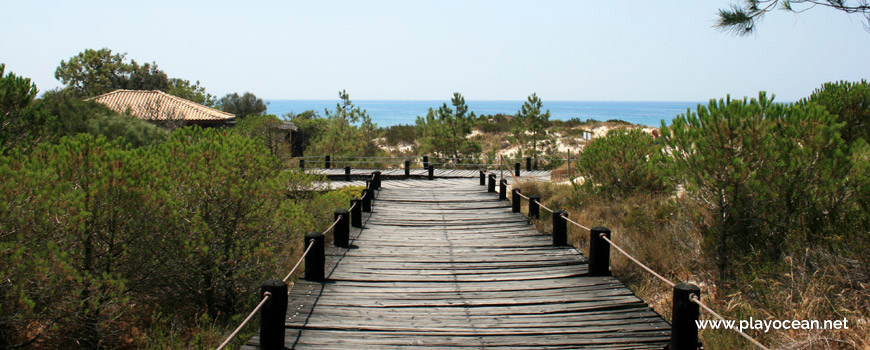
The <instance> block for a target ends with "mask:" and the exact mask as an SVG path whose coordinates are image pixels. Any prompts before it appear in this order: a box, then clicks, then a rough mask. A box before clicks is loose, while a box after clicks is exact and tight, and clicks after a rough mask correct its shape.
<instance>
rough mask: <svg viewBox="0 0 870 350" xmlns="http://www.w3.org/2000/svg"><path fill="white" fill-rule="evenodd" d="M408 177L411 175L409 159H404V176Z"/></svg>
mask: <svg viewBox="0 0 870 350" xmlns="http://www.w3.org/2000/svg"><path fill="white" fill-rule="evenodd" d="M409 177H411V161H410V160H406V161H405V178H406V179H407V178H409Z"/></svg>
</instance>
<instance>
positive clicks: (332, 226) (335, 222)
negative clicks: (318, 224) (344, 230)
mask: <svg viewBox="0 0 870 350" xmlns="http://www.w3.org/2000/svg"><path fill="white" fill-rule="evenodd" d="M343 216H344V215H339V216H338V217H337V218H335V221H334V222H333V223H332V225H329V227H327V228H326V229H325V230H323V232H322V233H323V234H324V235H325V234H326V233H327V232H329V231H330V230H332V229H333V228H334V227H335V225H338V222H339V221H341V218H342V217H343Z"/></svg>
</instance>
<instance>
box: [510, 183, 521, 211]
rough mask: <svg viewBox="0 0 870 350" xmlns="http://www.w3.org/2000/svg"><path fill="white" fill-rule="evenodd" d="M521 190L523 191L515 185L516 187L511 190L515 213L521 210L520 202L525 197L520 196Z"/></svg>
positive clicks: (512, 206) (512, 207)
mask: <svg viewBox="0 0 870 350" xmlns="http://www.w3.org/2000/svg"><path fill="white" fill-rule="evenodd" d="M520 192H521V191H520V189H519V188H516V187H514V189H513V190H511V212H514V213H519V212H520V204H522V202H521V201H522V198H523V197H520Z"/></svg>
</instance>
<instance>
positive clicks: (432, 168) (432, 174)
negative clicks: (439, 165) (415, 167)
mask: <svg viewBox="0 0 870 350" xmlns="http://www.w3.org/2000/svg"><path fill="white" fill-rule="evenodd" d="M429 180H435V166H434V165H430V166H429Z"/></svg>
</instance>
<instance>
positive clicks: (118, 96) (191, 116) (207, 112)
mask: <svg viewBox="0 0 870 350" xmlns="http://www.w3.org/2000/svg"><path fill="white" fill-rule="evenodd" d="M88 100H93V101H96V102H99V103H101V104H104V105H106V106H107V107H109V108H110V109H112V110H114V111H116V112H118V113H127V114H130V115H132V116H134V117H136V118H139V119H144V120H148V121H151V122H155V123H158V124H174V125H192V124H196V125H202V126H225V125H232V124H233V123H234V122H235V119H236V116H235V115H233V114H230V113H226V112H222V111H219V110H217V109H214V108H211V107H206V106H203V105H201V104H199V103H196V102H193V101H189V100H185V99H183V98H180V97H177V96H172V95H170V94H167V93H165V92H162V91H158V90H115V91H112V92H109V93H105V94H102V95H99V96H96V97H92V98H90V99H88Z"/></svg>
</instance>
